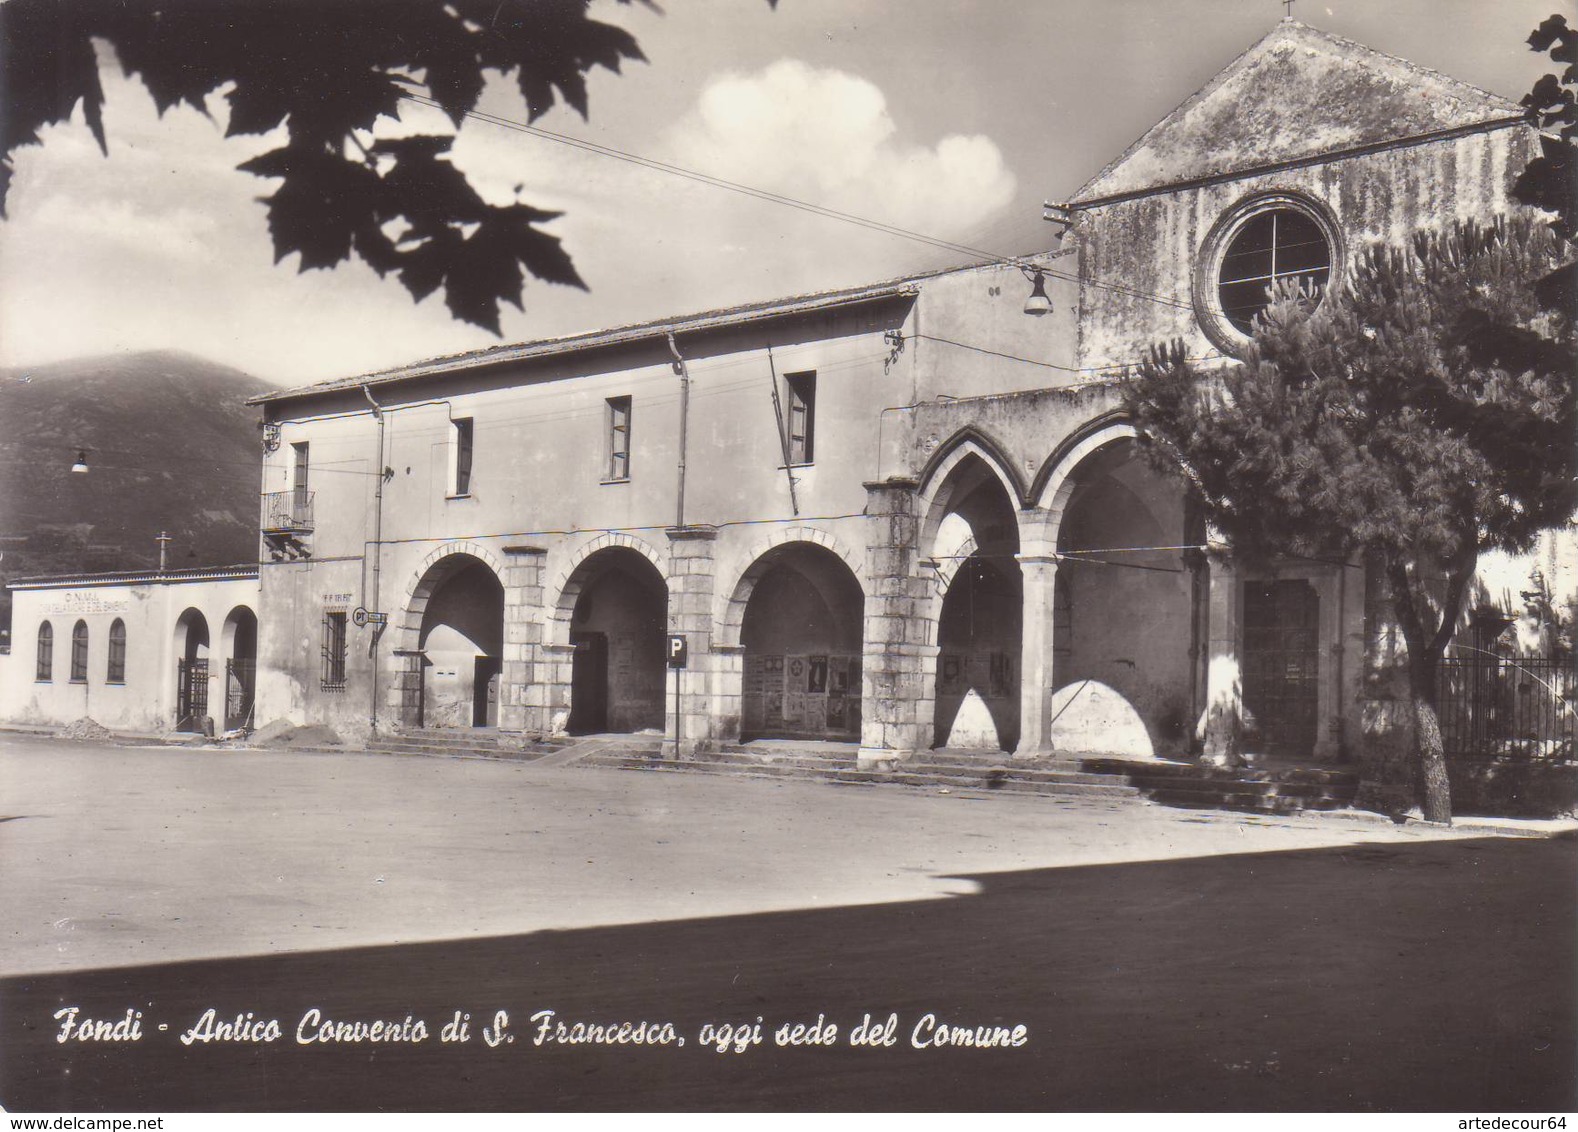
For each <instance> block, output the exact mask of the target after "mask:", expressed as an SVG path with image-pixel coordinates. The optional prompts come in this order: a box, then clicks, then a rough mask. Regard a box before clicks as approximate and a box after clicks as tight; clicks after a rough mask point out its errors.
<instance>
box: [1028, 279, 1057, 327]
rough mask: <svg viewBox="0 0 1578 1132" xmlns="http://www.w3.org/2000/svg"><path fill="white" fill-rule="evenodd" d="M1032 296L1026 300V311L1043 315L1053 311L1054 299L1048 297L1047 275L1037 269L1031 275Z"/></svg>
mask: <svg viewBox="0 0 1578 1132" xmlns="http://www.w3.org/2000/svg"><path fill="white" fill-rule="evenodd" d="M1031 284H1032V285H1031V288H1030V297H1029V298H1027V299H1026V300H1025V313H1026V314H1033V315H1037V316H1039V315H1043V314H1051V313H1052V300H1051V299H1050V298H1048V297H1047V287H1046V277H1045V276H1044V275H1042V274H1041V272H1039V271H1037V272H1036V273H1035V274H1034V275H1033V276H1031Z"/></svg>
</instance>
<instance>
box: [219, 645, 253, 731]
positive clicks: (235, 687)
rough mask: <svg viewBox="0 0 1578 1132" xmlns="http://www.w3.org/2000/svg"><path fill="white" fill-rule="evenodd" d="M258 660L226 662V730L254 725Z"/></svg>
mask: <svg viewBox="0 0 1578 1132" xmlns="http://www.w3.org/2000/svg"><path fill="white" fill-rule="evenodd" d="M257 667H258V665H257V661H255V660H235V659H232V660H227V661H226V662H225V730H226V731H233V730H235V729H236V728H238V727H245V728H250V727H251V726H252V707H253V701H254V698H255V696H256V689H257Z"/></svg>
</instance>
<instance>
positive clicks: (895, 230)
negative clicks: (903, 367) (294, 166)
mask: <svg viewBox="0 0 1578 1132" xmlns="http://www.w3.org/2000/svg"><path fill="white" fill-rule="evenodd" d="M400 97H401V98H402V99H404V100H406V101H408V102H412V103H415V104H416V105H418V106H426V107H429V108H430V109H436V110H443V109H444V107H443V105H442V104H441V103H440V102H438V101H437V100H436V99H434V98H431V97H430V96H428V95H420V94H412V93H406V94H402V95H401V96H400ZM465 116H466V117H467V118H472V119H475V120H476V121H479V122H486V123H487V124H489V125H493V126H498V127H500V128H501V129H507V130H513V131H515V132H517V133H523V134H529V135H531V136H533V137H538V138H542V139H544V140H545V141H551V142H554V143H556V144H559V145H566V146H569V147H571V148H573V149H579V150H583V151H585V152H588V153H595V154H598V155H599V156H602V157H610V158H613V159H614V160H616V161H623V162H626V163H628V164H633V165H638V166H641V167H643V168H646V169H651V170H653V171H654V172H658V173H665V174H668V175H670V176H676V177H681V178H684V179H685V180H689V181H695V182H697V183H699V184H704V185H710V186H711V187H713V188H717V189H723V190H725V191H727V192H732V193H738V194H740V195H743V196H748V197H753V198H755V199H757V200H761V201H766V202H768V203H770V204H779V205H783V206H785V207H788V208H794V209H798V210H799V211H802V212H807V213H810V214H812V215H814V216H821V217H824V218H826V219H829V220H837V221H840V222H842V223H846V224H853V225H856V226H858V227H861V228H866V229H869V230H871V231H874V232H879V233H882V234H885V235H889V236H897V237H899V238H901V239H906V240H913V241H916V242H918V243H923V244H929V245H931V246H932V247H936V248H941V249H943V250H945V251H951V252H955V253H957V254H960V255H966V256H971V257H974V258H977V259H984V260H989V261H991V262H993V263H1001V264H1005V265H1008V266H1012V267H1017V268H1019V269H1020V270H1023V271H1039V272H1040V273H1041V274H1043V275H1049V276H1052V277H1053V278H1057V279H1063V280H1066V281H1069V282H1073V283H1083V284H1087V285H1089V286H1092V287H1096V288H1099V289H1101V290H1106V291H1111V292H1113V293H1115V294H1121V295H1127V296H1129V297H1131V298H1137V299H1145V300H1148V301H1150V302H1154V303H1159V304H1161V305H1163V306H1169V307H1174V308H1177V309H1179V310H1193V309H1194V306H1193V304H1192V303H1190V302H1187V301H1183V300H1179V299H1176V298H1173V297H1170V296H1167V295H1159V294H1155V293H1153V292H1149V291H1143V290H1141V289H1139V288H1137V287H1131V286H1129V285H1127V284H1122V283H1112V282H1108V281H1107V280H1103V279H1096V278H1094V277H1091V276H1084V277H1082V276H1080V275H1077V274H1074V273H1072V272H1067V271H1063V270H1061V269H1059V268H1055V267H1053V266H1052V265H1051V264H1048V263H1038V262H1036V261H1035V257H1034V256H1033V255H1031V256H1005V255H1000V254H998V253H996V252H991V251H986V250H984V249H981V248H975V247H971V246H969V245H968V244H961V243H957V242H955V241H953V240H946V239H943V238H941V237H938V236H931V235H927V234H926V233H924V232H917V231H914V230H913V229H909V228H904V227H901V226H900V225H897V224H889V223H887V222H885V221H881V220H872V219H871V218H869V217H865V216H857V215H856V214H854V213H850V212H844V211H842V210H840V209H836V208H830V207H828V206H826V205H820V204H814V203H812V202H810V201H804V200H800V199H799V198H797V197H791V196H787V195H785V194H783V193H775V192H772V191H771V190H768V189H760V188H756V187H754V186H752V185H744V184H741V183H739V182H737V181H730V180H728V179H726V178H723V177H716V176H713V175H712V174H710V173H702V172H699V171H698V170H695V169H688V168H686V167H685V166H682V165H675V164H673V163H671V162H667V161H660V160H658V159H657V158H652V157H646V156H643V155H641V154H637V153H631V152H629V151H627V150H622V149H618V148H616V147H614V146H609V145H603V144H602V143H600V142H593V141H588V140H587V139H585V138H577V137H574V136H573V135H570V134H561V133H558V132H557V131H555V130H549V129H545V128H543V127H542V126H533V125H531V124H530V123H528V122H519V121H516V120H515V119H513V118H505V117H503V116H502V115H498V114H490V113H487V112H486V111H482V110H468V111H467V112H466V114H465Z"/></svg>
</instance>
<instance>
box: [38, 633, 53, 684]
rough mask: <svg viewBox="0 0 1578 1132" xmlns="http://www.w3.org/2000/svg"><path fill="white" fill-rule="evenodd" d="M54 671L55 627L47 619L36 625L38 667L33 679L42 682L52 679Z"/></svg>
mask: <svg viewBox="0 0 1578 1132" xmlns="http://www.w3.org/2000/svg"><path fill="white" fill-rule="evenodd" d="M54 672H55V627H54V626H53V625H51V624H50V623H49V622H48V621H46V622H44V623H43V624H42V625H40V626H39V627H38V667H37V668H36V669H35V670H34V673H33V679H35V680H38V681H40V682H42V683H46V684H47V683H48V682H49V681H51V680H53V679H54V678H55V677H54Z"/></svg>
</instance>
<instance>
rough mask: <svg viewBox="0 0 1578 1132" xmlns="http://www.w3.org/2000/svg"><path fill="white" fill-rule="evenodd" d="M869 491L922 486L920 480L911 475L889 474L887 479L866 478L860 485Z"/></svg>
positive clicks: (905, 489) (898, 489) (913, 489)
mask: <svg viewBox="0 0 1578 1132" xmlns="http://www.w3.org/2000/svg"><path fill="white" fill-rule="evenodd" d="M860 486H861V487H863V488H865V489H866V491H867V492H873V491H915V490H916V489H917V488H919V487H920V480H917V479H913V478H911V477H909V476H889V477H888V478H887V479H885V480H866V481H865V482H864V483H862V484H861V485H860Z"/></svg>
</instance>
